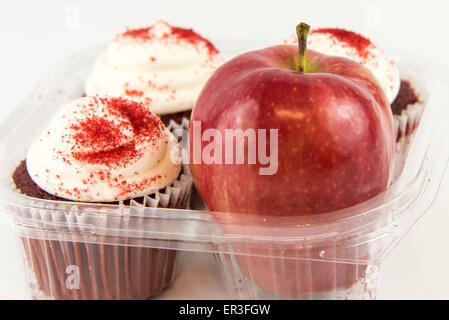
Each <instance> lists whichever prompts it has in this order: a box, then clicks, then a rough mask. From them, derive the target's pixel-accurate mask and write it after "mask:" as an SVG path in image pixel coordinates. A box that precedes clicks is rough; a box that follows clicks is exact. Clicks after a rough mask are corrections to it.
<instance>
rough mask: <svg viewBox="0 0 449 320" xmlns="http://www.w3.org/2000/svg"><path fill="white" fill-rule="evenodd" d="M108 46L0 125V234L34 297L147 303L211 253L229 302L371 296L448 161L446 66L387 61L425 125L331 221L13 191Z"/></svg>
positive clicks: (88, 53) (53, 79) (71, 65)
mask: <svg viewBox="0 0 449 320" xmlns="http://www.w3.org/2000/svg"><path fill="white" fill-rule="evenodd" d="M246 45H247V47H245V48H243V47H242V46H241V45H240V44H238V43H237V44H236V43H230V42H227V43H224V45H223V46H222V48H223V51H224V52H225V53H227V57H230V56H232V55H234V54H237V53H239V52H243V51H245V50H246V49H250V48H251V47H249V46H248V44H247V43H246ZM259 47H261V46H258V45H254V46H253V47H252V48H253V49H256V48H259ZM227 48H234V52H233V51H232V50H228V51H227V50H226V49H227ZM235 48H240V49H241V50H238V51H239V52H237V51H236V49H235ZM103 49H104V47H103V46H101V47H96V48H92V49H88V50H84V51H82V52H80V53H77V54H75V55H73V56H71V57H69V58H68V59H66V60H64V61H63V62H62V63H61V64H60V65H59V66H58V67H57V68H56V69H55V70H53V71H52V72H51V73H49V74H48V76H47V77H46V78H45V79H43V80H42V81H41V82H40V83H39V85H38V86H37V87H36V88H35V89H34V91H33V92H32V94H31V95H30V96H28V97H27V98H26V100H25V101H24V102H23V103H22V104H21V105H20V106H18V107H17V108H16V109H15V110H14V112H13V113H12V114H11V115H10V117H9V118H8V119H7V120H6V121H5V122H4V123H3V124H2V125H1V126H0V160H1V163H2V166H1V168H0V209H1V211H0V230H1V231H2V232H6V233H9V234H11V235H13V237H14V238H15V239H16V240H17V243H18V246H17V248H21V250H22V253H23V257H24V260H23V261H24V270H25V272H26V275H27V281H28V283H29V288H30V296H31V297H32V298H35V299H40V298H52V299H59V298H69V299H81V298H93V299H95V298H105V297H107V298H142V297H143V296H142V295H141V294H139V293H140V292H141V290H142V286H144V285H147V286H148V285H149V286H150V287H151V289H150V292H151V294H156V293H158V292H159V291H160V290H162V289H163V288H164V287H165V286H167V285H170V284H171V283H172V281H173V279H174V276H175V274H176V270H179V268H181V269H182V264H179V263H178V261H179V259H178V256H179V255H180V253H183V254H184V255H189V254H192V253H193V252H205V253H210V254H213V255H215V257H216V261H217V268H218V269H219V270H220V272H221V274H222V276H223V281H224V282H225V284H226V286H227V287H228V288H229V293H230V297H231V298H236V299H239V298H244V299H278V298H280V299H310V298H312V299H373V298H375V297H376V293H377V289H378V278H379V270H380V265H381V262H382V260H383V258H384V257H385V256H386V255H387V254H388V252H390V251H391V250H392V248H394V246H395V245H396V244H397V243H398V241H399V240H400V239H401V237H402V236H403V235H404V234H405V232H406V231H407V230H409V228H410V227H411V226H412V225H413V224H414V223H415V222H416V221H417V220H418V219H419V217H420V216H421V215H422V214H424V213H425V212H426V211H427V209H428V208H429V207H430V206H431V204H432V202H433V201H434V199H435V197H436V195H437V193H438V189H439V186H440V182H441V179H442V177H443V173H444V171H445V168H446V165H447V162H448V159H449V145H448V144H447V143H446V142H445V139H444V135H445V130H444V127H445V125H446V123H448V121H449V113H448V109H449V106H448V104H449V97H448V93H447V83H449V78H448V75H447V74H446V71H444V69H443V68H440V67H438V66H435V65H434V64H433V63H431V62H425V60H424V59H421V58H420V59H414V61H419V65H417V64H416V63H413V62H411V61H408V60H405V58H406V57H407V54H397V55H396V56H395V57H394V58H395V61H397V63H398V65H399V68H400V71H401V74H405V75H407V77H408V78H409V79H411V81H412V83H413V84H414V85H415V84H416V85H418V86H419V88H420V89H422V90H423V91H424V92H425V93H426V94H425V109H424V113H423V115H422V119H421V121H420V125H419V126H418V128H417V129H416V131H415V133H414V134H413V135H411V136H408V137H403V138H402V139H401V141H400V143H399V144H398V152H397V156H396V162H395V168H394V171H393V174H392V184H391V186H390V187H389V188H388V190H386V191H385V192H384V193H382V194H380V195H378V196H376V197H375V198H373V199H370V200H369V201H367V202H364V203H362V204H359V205H357V206H354V207H351V208H347V209H344V210H340V211H338V212H330V213H326V214H321V215H316V216H310V217H298V218H270V217H265V218H263V217H252V216H244V215H238V219H237V218H236V216H235V215H229V214H220V213H217V212H208V211H206V210H202V208H203V205H202V203H201V200H200V199H198V198H196V199H193V200H194V201H193V202H192V204H193V208H192V210H177V209H159V208H158V209H155V208H147V207H142V206H138V205H131V206H128V207H123V206H122V207H119V206H114V205H100V204H97V205H96V204H82V203H67V202H57V201H46V200H39V199H31V198H28V197H26V196H23V195H21V194H19V193H18V192H17V191H16V190H15V188H14V185H13V182H12V179H11V175H12V172H13V170H14V168H15V167H16V166H17V165H18V164H19V162H20V161H21V160H23V159H24V158H25V154H26V150H27V149H28V146H29V145H30V144H31V142H32V141H33V140H34V139H35V137H36V136H37V135H38V134H39V133H40V132H41V131H42V130H43V128H44V127H45V126H46V124H47V122H48V121H49V118H50V116H51V115H52V114H53V113H54V112H55V111H56V110H57V109H58V108H59V107H60V106H61V105H63V104H64V103H66V102H68V101H70V100H73V99H76V98H79V97H80V96H82V95H83V80H84V78H85V76H86V74H87V72H88V71H89V69H90V67H91V65H92V63H93V61H94V59H95V57H96V56H97V55H98V54H99V52H101V50H103ZM423 66H425V67H423ZM67 248H69V249H67ZM67 252H69V253H67ZM4 263H7V262H4ZM72 267H73V268H75V269H76V268H78V269H77V270H75V271H77V272H75V271H74V270H72V269H71V268H72ZM80 277H81V279H79V278H80ZM152 277H154V278H152ZM77 281H78V282H77ZM88 283H89V285H88ZM173 285H174V286H176V281H175V282H174V283H173ZM86 286H89V287H88V288H86ZM0 287H1V285H0ZM186 298H188V297H186Z"/></svg>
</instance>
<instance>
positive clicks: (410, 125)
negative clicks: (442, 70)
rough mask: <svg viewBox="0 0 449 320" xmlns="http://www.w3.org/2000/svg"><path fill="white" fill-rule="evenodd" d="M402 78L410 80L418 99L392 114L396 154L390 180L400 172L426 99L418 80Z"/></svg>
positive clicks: (408, 77)
mask: <svg viewBox="0 0 449 320" xmlns="http://www.w3.org/2000/svg"><path fill="white" fill-rule="evenodd" d="M404 80H407V81H409V82H410V84H411V86H412V88H413V89H414V90H415V92H416V93H417V95H418V96H419V100H420V101H419V102H417V103H415V104H409V105H408V106H407V108H406V109H404V110H402V112H401V114H400V115H393V120H394V129H395V136H396V154H395V163H394V167H393V170H392V172H391V174H392V175H391V180H392V181H393V180H395V179H396V178H397V177H399V175H400V174H401V173H402V169H403V167H404V164H405V161H406V159H407V156H408V152H409V149H410V146H411V141H412V139H413V137H414V134H415V131H416V129H417V128H418V125H419V123H420V122H421V118H422V115H423V113H424V109H425V104H426V103H425V102H426V101H427V93H426V91H425V90H424V89H423V86H422V85H421V84H420V82H419V80H417V79H415V77H410V76H407V77H406V78H405V79H404Z"/></svg>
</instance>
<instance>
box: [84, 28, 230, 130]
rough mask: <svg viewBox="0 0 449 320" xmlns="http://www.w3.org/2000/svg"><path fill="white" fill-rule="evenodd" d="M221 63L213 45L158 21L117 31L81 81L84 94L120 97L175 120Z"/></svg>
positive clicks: (186, 110)
mask: <svg viewBox="0 0 449 320" xmlns="http://www.w3.org/2000/svg"><path fill="white" fill-rule="evenodd" d="M222 62H223V60H222V58H221V57H220V55H219V52H218V50H217V49H216V48H215V46H214V45H213V44H212V43H211V42H210V41H209V40H207V39H205V38H203V37H201V36H200V35H199V34H198V33H196V32H194V31H193V30H191V29H183V28H179V27H173V26H170V25H169V24H167V23H166V22H164V21H159V22H157V23H155V24H154V25H152V26H151V27H148V28H141V29H129V30H127V31H126V32H124V33H122V34H119V35H117V36H116V37H115V38H114V39H113V40H112V42H111V43H110V44H109V46H108V48H107V50H106V52H105V53H104V54H102V55H101V56H100V57H99V58H98V59H97V61H96V62H95V65H94V67H93V69H92V71H91V73H90V74H89V76H88V77H87V79H86V81H85V92H86V94H87V95H95V94H99V95H109V96H115V97H119V96H121V97H126V98H128V99H132V100H134V101H138V102H143V103H145V104H147V105H148V106H149V107H150V109H151V111H153V112H154V113H156V114H158V115H160V116H161V118H162V121H163V122H164V124H165V125H168V123H169V122H170V120H172V119H173V120H175V121H176V122H178V123H180V122H181V120H182V118H187V119H189V118H190V113H191V110H192V108H193V105H194V103H195V101H196V99H197V97H198V95H199V93H200V90H201V89H202V87H203V85H204V84H205V83H206V81H207V80H208V78H209V77H210V75H211V74H212V73H213V72H214V71H215V69H216V68H217V67H218V66H219V65H220V64H221V63H222Z"/></svg>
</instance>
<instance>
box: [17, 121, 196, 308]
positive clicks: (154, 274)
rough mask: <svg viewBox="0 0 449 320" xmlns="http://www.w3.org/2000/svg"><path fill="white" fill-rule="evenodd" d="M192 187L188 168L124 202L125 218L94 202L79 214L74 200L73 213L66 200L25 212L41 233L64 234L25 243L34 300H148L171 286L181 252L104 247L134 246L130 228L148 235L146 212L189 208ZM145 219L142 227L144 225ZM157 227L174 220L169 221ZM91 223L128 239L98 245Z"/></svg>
mask: <svg viewBox="0 0 449 320" xmlns="http://www.w3.org/2000/svg"><path fill="white" fill-rule="evenodd" d="M185 125H186V124H185V123H183V124H176V123H173V124H172V127H176V128H182V127H184V126H185ZM187 125H188V123H187ZM192 184H193V181H192V178H191V175H190V171H189V168H188V166H187V165H184V166H183V172H182V173H181V174H180V176H179V177H178V179H177V180H176V181H174V182H173V183H172V184H170V185H169V186H167V187H165V188H164V189H162V190H160V191H159V192H156V193H154V194H152V195H149V196H145V197H142V198H139V199H133V200H131V201H130V202H129V204H126V205H125V204H124V203H123V202H120V203H119V204H118V205H117V206H115V207H113V210H114V212H115V213H120V214H119V215H117V214H115V215H109V214H108V215H104V214H103V215H101V216H95V211H96V210H98V207H94V206H92V207H90V208H89V204H82V206H83V208H82V209H81V208H80V210H79V211H74V210H73V206H74V204H72V203H69V202H67V206H70V207H71V208H72V210H67V211H65V212H64V210H61V205H63V204H62V203H61V202H52V201H49V202H48V205H47V207H45V208H43V209H38V208H31V207H33V206H32V205H30V206H29V207H30V208H26V209H25V208H23V209H21V211H20V212H19V213H18V214H19V215H20V216H21V218H22V219H23V218H25V219H29V221H32V223H33V227H35V229H36V230H41V231H40V233H41V234H42V236H43V237H45V231H44V230H42V227H43V226H45V225H47V226H49V225H50V226H52V227H54V228H55V231H61V232H60V233H58V237H59V240H41V239H35V238H36V236H35V235H34V234H31V232H32V231H30V234H29V236H26V237H22V239H21V240H22V244H23V249H24V257H25V266H26V269H27V273H28V276H29V279H30V281H31V283H30V285H31V288H32V297H33V299H58V300H59V299H64V300H72V299H77V300H78V299H81V300H84V299H147V298H149V297H151V296H154V295H157V294H158V293H160V292H161V291H162V290H163V289H164V288H166V287H167V286H170V285H171V283H172V282H173V280H174V278H175V275H176V271H177V268H178V265H179V255H180V252H178V251H176V250H172V249H158V248H146V247H138V246H135V245H134V246H133V245H113V244H101V243H115V242H118V241H119V240H120V242H121V243H123V242H124V241H125V243H130V244H131V239H132V238H130V237H127V235H126V231H125V230H133V229H136V225H137V226H140V228H141V229H142V231H145V224H144V223H143V217H144V213H143V211H144V210H145V209H144V208H146V207H151V208H179V209H184V208H187V207H188V205H189V202H190V195H191V189H192ZM136 200H138V201H139V202H140V203H139V202H137V201H136ZM33 201H38V200H34V199H32V198H30V202H33ZM34 207H37V206H34ZM108 208H111V206H108ZM56 209H58V210H56ZM131 216H132V219H130V217H131ZM140 218H141V219H142V223H138V220H139V219H140ZM155 223H165V224H167V223H169V224H170V223H174V222H171V221H170V220H165V221H160V222H159V221H156V222H155ZM59 225H60V226H59ZM89 225H94V226H95V227H97V228H106V229H109V228H113V229H115V230H123V235H121V236H120V237H111V236H108V237H106V236H98V237H97V239H96V240H97V241H96V242H97V243H88V242H87V238H86V236H83V235H82V233H80V232H83V231H85V232H89V230H88V229H87V230H85V228H86V226H89ZM68 231H69V232H68ZM70 231H72V232H70ZM33 237H34V238H33ZM83 240H84V241H83ZM98 242H99V243H98Z"/></svg>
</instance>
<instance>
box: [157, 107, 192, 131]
mask: <svg viewBox="0 0 449 320" xmlns="http://www.w3.org/2000/svg"><path fill="white" fill-rule="evenodd" d="M191 114H192V110H188V111H183V112H177V113H173V114H164V115H161V120H162V122H163V123H164V125H165V126H166V127H167V126H168V125H169V124H170V121H171V120H173V121H175V122H176V123H182V119H183V118H187V119H189V120H190V115H191Z"/></svg>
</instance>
